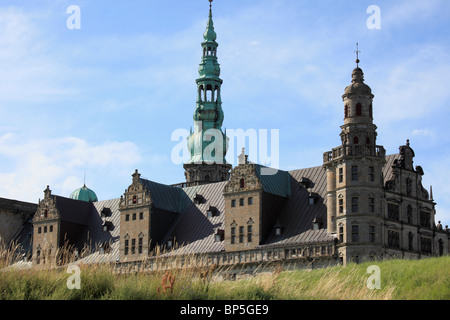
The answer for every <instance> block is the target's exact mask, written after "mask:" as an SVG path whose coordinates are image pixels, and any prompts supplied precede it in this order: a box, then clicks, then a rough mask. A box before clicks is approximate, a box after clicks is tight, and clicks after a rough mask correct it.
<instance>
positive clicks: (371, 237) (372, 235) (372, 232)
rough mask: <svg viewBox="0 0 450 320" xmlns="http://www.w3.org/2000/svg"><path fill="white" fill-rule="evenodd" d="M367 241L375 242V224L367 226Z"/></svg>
mask: <svg viewBox="0 0 450 320" xmlns="http://www.w3.org/2000/svg"><path fill="white" fill-rule="evenodd" d="M369 242H375V226H369Z"/></svg>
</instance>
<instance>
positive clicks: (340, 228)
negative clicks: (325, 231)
mask: <svg viewBox="0 0 450 320" xmlns="http://www.w3.org/2000/svg"><path fill="white" fill-rule="evenodd" d="M339 242H344V227H339Z"/></svg>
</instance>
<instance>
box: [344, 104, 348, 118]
mask: <svg viewBox="0 0 450 320" xmlns="http://www.w3.org/2000/svg"><path fill="white" fill-rule="evenodd" d="M344 117H345V118H347V117H348V105H345V107H344Z"/></svg>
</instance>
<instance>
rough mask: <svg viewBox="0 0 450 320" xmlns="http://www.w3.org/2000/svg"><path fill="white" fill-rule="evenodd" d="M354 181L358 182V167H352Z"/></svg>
mask: <svg viewBox="0 0 450 320" xmlns="http://www.w3.org/2000/svg"><path fill="white" fill-rule="evenodd" d="M352 181H358V166H352Z"/></svg>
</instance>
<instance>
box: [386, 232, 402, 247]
mask: <svg viewBox="0 0 450 320" xmlns="http://www.w3.org/2000/svg"><path fill="white" fill-rule="evenodd" d="M388 246H389V247H391V248H400V234H399V233H398V232H397V231H392V230H388Z"/></svg>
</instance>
